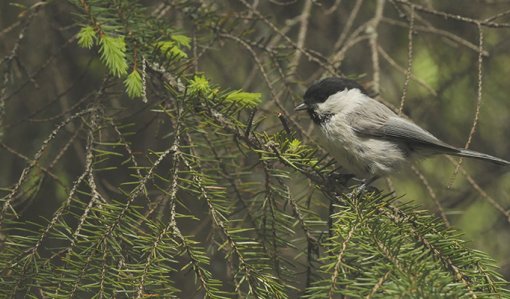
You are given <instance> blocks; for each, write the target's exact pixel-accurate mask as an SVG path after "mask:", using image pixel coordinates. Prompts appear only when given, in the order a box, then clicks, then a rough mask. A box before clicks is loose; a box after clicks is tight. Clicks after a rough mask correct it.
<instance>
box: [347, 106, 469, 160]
mask: <svg viewBox="0 0 510 299" xmlns="http://www.w3.org/2000/svg"><path fill="white" fill-rule="evenodd" d="M378 104H379V105H377V106H375V108H372V109H363V110H361V109H360V111H357V112H356V113H354V114H352V115H350V120H349V123H350V125H351V127H352V128H353V130H354V131H355V132H356V133H358V134H360V135H364V136H370V137H374V138H380V139H388V140H394V141H397V142H399V143H404V144H406V145H408V146H410V147H412V148H416V147H420V148H425V149H434V150H441V151H443V152H448V153H455V152H458V151H459V150H458V149H457V148H455V147H453V146H451V145H449V144H447V143H445V142H443V141H441V140H439V139H437V138H436V137H434V135H432V134H431V133H429V132H427V131H426V130H424V129H422V128H420V127H419V126H418V125H416V124H414V123H413V122H411V121H408V120H406V119H403V118H401V117H399V116H397V115H396V114H395V113H393V111H391V110H390V109H389V108H387V107H386V106H384V105H382V104H380V103H378ZM381 106H382V107H384V108H382V107H381Z"/></svg>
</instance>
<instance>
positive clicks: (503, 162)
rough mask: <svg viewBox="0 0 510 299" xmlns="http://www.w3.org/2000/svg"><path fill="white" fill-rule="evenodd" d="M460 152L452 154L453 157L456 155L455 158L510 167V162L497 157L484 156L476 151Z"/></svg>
mask: <svg viewBox="0 0 510 299" xmlns="http://www.w3.org/2000/svg"><path fill="white" fill-rule="evenodd" d="M458 150H459V151H458V152H456V153H451V154H452V155H455V156H460V157H468V158H475V159H480V160H486V161H489V162H492V163H496V164H498V165H503V166H510V162H509V161H506V160H503V159H500V158H497V157H493V156H491V155H487V154H483V153H479V152H475V151H472V150H467V149H460V148H459V149H458Z"/></svg>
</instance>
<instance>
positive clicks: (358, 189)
mask: <svg viewBox="0 0 510 299" xmlns="http://www.w3.org/2000/svg"><path fill="white" fill-rule="evenodd" d="M376 179H377V177H372V178H368V179H362V180H361V179H357V178H353V180H355V181H358V182H361V184H360V185H357V186H354V187H353V188H352V191H351V193H349V196H351V197H352V196H362V195H363V194H365V193H367V192H369V193H374V192H380V191H379V189H377V188H375V187H373V186H370V184H371V183H373V182H374V181H375V180H376Z"/></svg>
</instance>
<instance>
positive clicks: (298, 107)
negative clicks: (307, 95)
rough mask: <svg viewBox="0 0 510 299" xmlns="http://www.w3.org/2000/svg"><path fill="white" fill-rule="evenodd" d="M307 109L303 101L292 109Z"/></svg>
mask: <svg viewBox="0 0 510 299" xmlns="http://www.w3.org/2000/svg"><path fill="white" fill-rule="evenodd" d="M306 109H308V106H307V105H306V104H305V103H303V104H300V105H297V106H296V108H294V111H301V110H306Z"/></svg>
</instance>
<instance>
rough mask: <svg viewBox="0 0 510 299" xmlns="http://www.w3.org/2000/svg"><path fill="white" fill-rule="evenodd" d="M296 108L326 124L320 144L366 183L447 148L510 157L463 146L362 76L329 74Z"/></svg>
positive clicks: (448, 151)
mask: <svg viewBox="0 0 510 299" xmlns="http://www.w3.org/2000/svg"><path fill="white" fill-rule="evenodd" d="M303 100H304V101H303V103H302V104H300V105H298V106H297V107H295V111H306V112H308V115H309V116H310V118H311V120H312V121H313V123H314V124H315V125H316V126H318V127H319V128H320V130H319V131H320V132H321V133H320V135H322V136H321V138H319V140H320V144H321V145H323V147H324V148H325V149H326V150H327V151H328V153H329V154H330V155H331V156H333V158H335V160H336V161H337V162H339V163H340V165H341V166H342V167H343V168H344V169H346V170H347V171H349V173H350V174H354V175H355V176H356V177H357V178H361V179H362V181H363V184H362V185H364V186H368V185H369V184H371V183H372V182H374V181H375V180H377V179H379V178H381V177H386V176H389V175H392V174H394V173H396V172H398V171H399V170H400V169H401V168H402V167H404V166H406V165H408V164H410V163H412V162H413V161H414V160H417V159H421V158H426V157H430V156H434V155H440V154H446V155H452V156H460V157H467V158H475V159H480V160H484V161H489V162H492V163H495V164H498V165H502V166H507V167H508V166H510V162H509V161H506V160H504V159H501V158H497V157H494V156H491V155H488V154H484V153H480V152H476V151H473V150H468V149H464V148H458V147H455V146H452V145H450V144H448V143H446V142H444V141H441V140H440V139H438V138H437V137H435V136H434V135H433V134H432V133H430V132H428V131H427V130H425V129H423V128H421V127H420V126H418V125H417V124H415V123H414V122H412V121H411V120H409V119H406V118H404V117H401V116H399V115H398V114H396V113H395V112H394V111H393V110H391V109H390V108H388V107H387V106H385V105H384V104H382V103H380V102H379V101H377V100H375V99H373V98H372V97H371V96H370V95H369V94H368V93H367V91H366V90H365V89H364V88H363V87H362V86H361V85H360V84H359V83H357V82H356V81H354V80H350V79H348V78H344V77H329V78H325V79H322V80H320V81H318V82H316V83H314V84H312V85H311V86H310V87H309V88H308V89H307V90H306V92H305V93H304V96H303Z"/></svg>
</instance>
